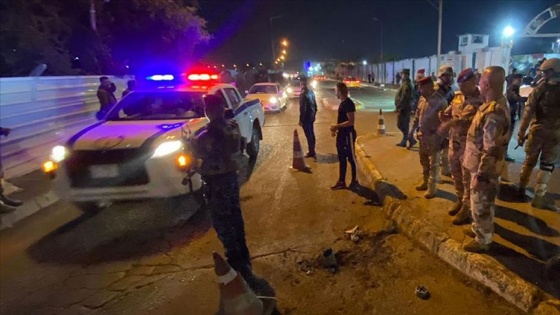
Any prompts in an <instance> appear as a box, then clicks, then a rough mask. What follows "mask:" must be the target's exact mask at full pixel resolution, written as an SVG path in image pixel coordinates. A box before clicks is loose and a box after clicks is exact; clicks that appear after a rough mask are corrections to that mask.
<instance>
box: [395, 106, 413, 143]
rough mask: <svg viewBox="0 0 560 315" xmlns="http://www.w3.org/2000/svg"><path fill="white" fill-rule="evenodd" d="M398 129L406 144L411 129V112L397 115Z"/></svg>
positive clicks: (402, 112)
mask: <svg viewBox="0 0 560 315" xmlns="http://www.w3.org/2000/svg"><path fill="white" fill-rule="evenodd" d="M397 128H399V130H400V131H401V132H402V134H403V138H402V142H406V139H407V138H408V132H409V129H410V112H404V111H400V112H399V113H398V115H397Z"/></svg>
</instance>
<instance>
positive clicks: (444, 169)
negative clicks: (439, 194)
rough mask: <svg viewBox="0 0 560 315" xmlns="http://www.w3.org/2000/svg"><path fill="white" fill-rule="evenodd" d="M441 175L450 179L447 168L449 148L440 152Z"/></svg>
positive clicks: (449, 168) (449, 169)
mask: <svg viewBox="0 0 560 315" xmlns="http://www.w3.org/2000/svg"><path fill="white" fill-rule="evenodd" d="M441 175H443V176H447V177H451V167H449V148H444V149H443V150H442V151H441Z"/></svg>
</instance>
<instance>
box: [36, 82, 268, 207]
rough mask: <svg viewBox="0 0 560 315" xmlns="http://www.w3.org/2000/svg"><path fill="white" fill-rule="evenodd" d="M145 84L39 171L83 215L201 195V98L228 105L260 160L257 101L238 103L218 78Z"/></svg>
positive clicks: (252, 153)
mask: <svg viewBox="0 0 560 315" xmlns="http://www.w3.org/2000/svg"><path fill="white" fill-rule="evenodd" d="M178 76H179V77H180V78H177V77H178ZM142 83H143V85H144V87H143V88H142V87H139V88H138V89H137V90H135V91H133V92H131V93H130V94H128V95H127V96H125V97H124V98H123V99H122V100H121V101H119V102H118V103H117V104H115V105H114V106H113V107H112V108H111V109H110V110H109V111H108V112H107V113H105V115H104V117H103V118H102V119H101V120H100V121H98V122H97V123H95V124H93V125H91V126H88V127H86V128H84V129H83V130H81V131H80V132H78V133H76V134H75V135H73V136H72V137H71V138H70V139H69V140H68V141H67V142H66V143H65V144H64V145H58V146H56V147H54V148H53V149H52V152H51V155H50V159H49V160H48V161H47V162H45V163H44V164H43V171H44V172H45V173H47V174H48V175H49V176H50V177H51V178H52V180H53V183H54V185H53V186H54V190H55V192H56V193H57V194H58V195H59V196H60V197H61V198H62V199H66V200H69V201H72V202H74V203H76V204H77V205H78V206H79V207H80V208H81V209H82V210H83V211H95V210H98V209H99V208H100V207H103V206H106V205H108V204H110V202H112V201H118V200H137V199H150V198H169V199H176V198H174V197H179V196H184V195H187V194H189V193H191V192H196V191H198V190H199V189H200V188H201V186H202V185H203V182H202V180H201V176H200V174H198V173H197V172H196V165H197V162H196V161H195V160H194V157H193V155H192V154H191V152H190V150H189V145H188V142H189V139H191V138H192V137H194V136H196V135H197V134H199V133H200V132H202V131H203V130H204V129H205V128H206V125H207V123H208V120H207V118H206V117H205V115H204V107H203V106H204V102H203V97H204V96H205V95H209V94H214V95H218V96H220V97H222V98H223V99H224V100H225V102H226V103H227V112H228V113H229V115H230V116H233V119H235V120H236V121H237V123H238V124H239V127H240V131H241V135H242V137H243V138H244V142H245V144H246V145H245V148H246V153H247V154H248V155H249V157H250V158H252V159H256V157H257V155H258V153H259V141H260V140H262V132H261V128H262V126H263V125H264V112H263V109H262V106H261V103H260V101H259V100H243V99H242V97H241V95H240V94H239V92H238V90H237V89H236V88H235V87H234V86H233V85H231V84H224V83H220V82H219V77H218V75H217V74H210V73H201V72H196V73H192V72H190V73H183V74H180V75H173V74H158V75H150V76H146V77H145V80H144V82H142ZM139 86H140V84H139Z"/></svg>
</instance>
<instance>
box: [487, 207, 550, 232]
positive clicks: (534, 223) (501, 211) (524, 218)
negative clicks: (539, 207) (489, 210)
mask: <svg viewBox="0 0 560 315" xmlns="http://www.w3.org/2000/svg"><path fill="white" fill-rule="evenodd" d="M495 215H496V217H498V218H502V219H504V220H508V221H511V222H515V223H517V224H519V225H521V226H524V227H525V228H527V229H528V230H530V231H532V232H533V233H537V234H539V235H543V236H551V237H557V236H560V232H558V231H557V230H555V229H553V228H551V227H550V226H548V224H547V223H546V222H545V221H544V220H542V219H539V218H536V217H534V216H532V215H529V214H527V213H524V212H521V211H518V210H515V209H512V208H507V207H503V206H499V205H496V214H495Z"/></svg>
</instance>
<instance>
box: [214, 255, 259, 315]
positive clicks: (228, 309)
mask: <svg viewBox="0 0 560 315" xmlns="http://www.w3.org/2000/svg"><path fill="white" fill-rule="evenodd" d="M212 256H213V257H214V271H215V272H216V275H217V276H218V282H219V283H220V310H219V311H218V314H223V315H261V314H263V303H262V302H261V300H259V299H258V298H257V296H256V295H255V293H253V291H252V290H251V289H250V288H249V286H248V285H247V282H245V280H244V279H243V277H241V275H240V274H239V273H238V272H237V271H235V270H234V269H233V268H231V266H230V265H229V264H228V263H227V261H225V259H224V258H223V257H222V256H221V255H220V254H218V253H216V252H214V253H213V254H212Z"/></svg>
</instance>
